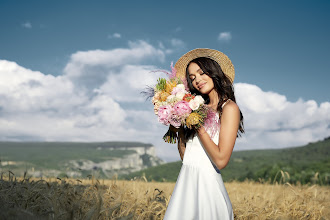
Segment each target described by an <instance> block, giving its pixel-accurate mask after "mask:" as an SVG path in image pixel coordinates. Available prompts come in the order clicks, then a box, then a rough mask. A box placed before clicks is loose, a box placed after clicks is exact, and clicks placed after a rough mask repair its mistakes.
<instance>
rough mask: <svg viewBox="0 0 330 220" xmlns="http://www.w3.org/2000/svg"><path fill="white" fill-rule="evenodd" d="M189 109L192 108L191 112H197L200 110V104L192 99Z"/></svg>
mask: <svg viewBox="0 0 330 220" xmlns="http://www.w3.org/2000/svg"><path fill="white" fill-rule="evenodd" d="M189 107H190V108H191V110H193V111H195V110H197V109H198V107H199V104H198V103H197V102H196V101H195V99H192V100H190V102H189Z"/></svg>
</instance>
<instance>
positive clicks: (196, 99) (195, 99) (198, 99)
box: [194, 95, 204, 105]
mask: <svg viewBox="0 0 330 220" xmlns="http://www.w3.org/2000/svg"><path fill="white" fill-rule="evenodd" d="M194 101H195V102H197V103H198V105H202V104H204V99H203V97H202V96H200V95H196V96H195V98H194Z"/></svg>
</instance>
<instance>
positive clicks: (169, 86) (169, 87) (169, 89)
mask: <svg viewBox="0 0 330 220" xmlns="http://www.w3.org/2000/svg"><path fill="white" fill-rule="evenodd" d="M176 85H177V83H176V81H175V80H171V81H167V83H166V92H168V93H171V92H172V90H173V88H174V87H176Z"/></svg>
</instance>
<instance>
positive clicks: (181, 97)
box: [175, 92, 185, 100]
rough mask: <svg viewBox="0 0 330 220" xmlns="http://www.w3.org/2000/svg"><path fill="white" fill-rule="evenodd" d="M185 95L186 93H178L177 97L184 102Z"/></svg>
mask: <svg viewBox="0 0 330 220" xmlns="http://www.w3.org/2000/svg"><path fill="white" fill-rule="evenodd" d="M184 95H185V93H184V92H178V93H177V94H176V95H175V97H177V98H178V99H179V100H182V99H183V96H184Z"/></svg>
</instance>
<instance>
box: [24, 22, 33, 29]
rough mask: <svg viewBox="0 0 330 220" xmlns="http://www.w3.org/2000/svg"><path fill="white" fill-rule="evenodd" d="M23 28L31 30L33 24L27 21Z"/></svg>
mask: <svg viewBox="0 0 330 220" xmlns="http://www.w3.org/2000/svg"><path fill="white" fill-rule="evenodd" d="M22 27H24V28H27V29H31V28H32V24H31V22H29V21H27V22H25V23H23V24H22Z"/></svg>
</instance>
